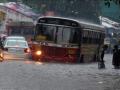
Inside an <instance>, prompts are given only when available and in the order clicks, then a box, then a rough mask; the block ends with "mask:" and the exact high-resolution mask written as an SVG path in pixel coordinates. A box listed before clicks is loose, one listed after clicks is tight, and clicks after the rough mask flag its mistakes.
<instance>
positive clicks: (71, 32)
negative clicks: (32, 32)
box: [35, 24, 80, 44]
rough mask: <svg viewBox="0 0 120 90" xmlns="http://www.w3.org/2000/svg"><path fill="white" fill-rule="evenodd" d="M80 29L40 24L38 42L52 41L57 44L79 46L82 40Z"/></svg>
mask: <svg viewBox="0 0 120 90" xmlns="http://www.w3.org/2000/svg"><path fill="white" fill-rule="evenodd" d="M79 29H80V28H78V27H77V28H76V27H65V26H55V25H46V24H45V25H43V24H38V25H37V27H36V37H35V40H36V41H52V42H54V43H57V44H68V43H73V44H77V43H78V42H79V40H80V38H79V37H80V30H79Z"/></svg>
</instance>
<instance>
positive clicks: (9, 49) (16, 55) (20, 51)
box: [4, 40, 30, 59]
mask: <svg viewBox="0 0 120 90" xmlns="http://www.w3.org/2000/svg"><path fill="white" fill-rule="evenodd" d="M28 58H30V48H29V46H28V43H27V41H25V40H7V41H6V42H5V44H4V59H28Z"/></svg>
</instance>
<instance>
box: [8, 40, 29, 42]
mask: <svg viewBox="0 0 120 90" xmlns="http://www.w3.org/2000/svg"><path fill="white" fill-rule="evenodd" d="M8 41H17V42H19V41H20V42H27V41H25V40H7V42H8Z"/></svg>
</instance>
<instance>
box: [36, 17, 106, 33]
mask: <svg viewBox="0 0 120 90" xmlns="http://www.w3.org/2000/svg"><path fill="white" fill-rule="evenodd" d="M42 18H53V19H61V20H69V21H73V22H75V23H78V24H79V25H80V26H81V27H82V28H87V29H96V30H98V29H99V30H103V31H104V30H105V28H104V26H102V25H99V24H94V23H90V22H87V21H83V20H80V19H78V20H76V19H72V18H65V17H55V16H42V17H39V18H38V20H39V19H42ZM38 20H37V21H38Z"/></svg>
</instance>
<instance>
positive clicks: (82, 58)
mask: <svg viewBox="0 0 120 90" xmlns="http://www.w3.org/2000/svg"><path fill="white" fill-rule="evenodd" d="M80 63H84V55H83V54H82V55H81V58H80Z"/></svg>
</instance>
